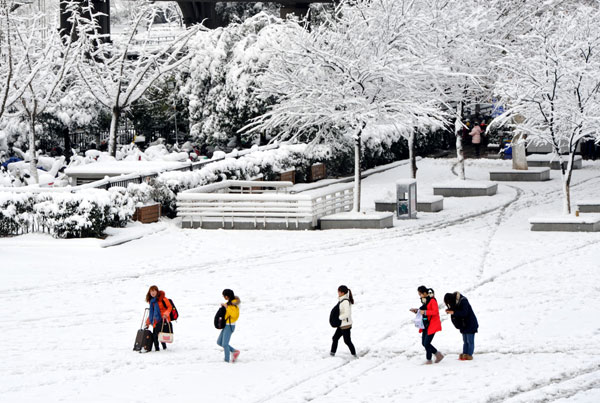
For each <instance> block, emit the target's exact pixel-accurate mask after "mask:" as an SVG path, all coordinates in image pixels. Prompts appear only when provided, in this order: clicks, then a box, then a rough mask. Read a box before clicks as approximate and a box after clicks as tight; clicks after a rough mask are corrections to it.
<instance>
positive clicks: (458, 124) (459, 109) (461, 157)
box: [454, 101, 465, 180]
mask: <svg viewBox="0 0 600 403" xmlns="http://www.w3.org/2000/svg"><path fill="white" fill-rule="evenodd" d="M462 114H463V101H460V102H459V103H458V105H457V106H456V120H455V121H454V135H455V136H456V158H457V162H458V177H459V178H460V179H462V180H465V153H464V151H463V143H462V134H461V132H462V128H463V125H462Z"/></svg>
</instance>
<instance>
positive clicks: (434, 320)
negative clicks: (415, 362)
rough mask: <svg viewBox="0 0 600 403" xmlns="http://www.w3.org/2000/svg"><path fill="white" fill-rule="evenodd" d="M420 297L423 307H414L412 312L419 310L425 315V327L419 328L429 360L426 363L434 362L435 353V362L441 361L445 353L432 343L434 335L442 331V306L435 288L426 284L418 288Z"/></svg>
mask: <svg viewBox="0 0 600 403" xmlns="http://www.w3.org/2000/svg"><path fill="white" fill-rule="evenodd" d="M417 293H418V294H419V298H421V304H422V305H421V307H420V308H418V309H417V308H412V309H411V310H410V311H411V312H412V313H415V314H416V313H417V312H419V313H420V314H421V315H423V328H422V329H419V332H420V333H421V342H422V344H423V347H425V356H426V358H427V361H425V364H433V362H434V361H432V358H433V356H434V355H435V363H436V364H437V363H439V362H440V361H442V360H443V359H444V355H443V354H442V353H440V352H439V351H438V350H437V349H436V348H435V347H434V346H433V345H432V344H431V342H432V340H433V337H434V336H435V334H436V333H437V332H441V331H442V322H441V321H440V308H439V306H438V303H437V300H436V299H435V293H434V291H433V289H431V288H427V287H425V286H424V285H422V286H420V287H419V288H417Z"/></svg>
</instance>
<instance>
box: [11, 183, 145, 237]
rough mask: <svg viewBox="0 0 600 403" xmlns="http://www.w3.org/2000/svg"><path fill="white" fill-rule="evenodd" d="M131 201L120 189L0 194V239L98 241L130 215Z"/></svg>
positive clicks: (132, 203) (131, 213) (122, 224)
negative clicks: (36, 236) (31, 236)
mask: <svg viewBox="0 0 600 403" xmlns="http://www.w3.org/2000/svg"><path fill="white" fill-rule="evenodd" d="M134 210H135V203H134V199H133V198H132V197H130V196H129V195H128V194H127V192H126V191H125V190H124V189H118V188H115V189H110V190H109V191H105V190H99V189H90V190H85V191H81V192H77V193H68V192H56V193H8V192H0V236H6V235H16V234H19V233H25V232H38V231H39V232H47V233H49V234H51V235H52V236H54V237H57V238H82V237H98V236H101V235H102V234H103V233H104V230H105V229H106V227H108V226H113V227H121V226H124V225H125V224H126V223H127V221H128V220H129V219H130V218H131V216H132V215H133V212H134Z"/></svg>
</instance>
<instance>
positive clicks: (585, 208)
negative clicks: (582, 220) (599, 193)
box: [577, 199, 600, 213]
mask: <svg viewBox="0 0 600 403" xmlns="http://www.w3.org/2000/svg"><path fill="white" fill-rule="evenodd" d="M577 210H579V212H580V213H600V199H598V200H582V201H579V202H577Z"/></svg>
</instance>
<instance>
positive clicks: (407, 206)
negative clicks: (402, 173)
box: [396, 179, 417, 218]
mask: <svg viewBox="0 0 600 403" xmlns="http://www.w3.org/2000/svg"><path fill="white" fill-rule="evenodd" d="M396 217H397V218H417V180H416V179H402V180H399V181H397V182H396Z"/></svg>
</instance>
